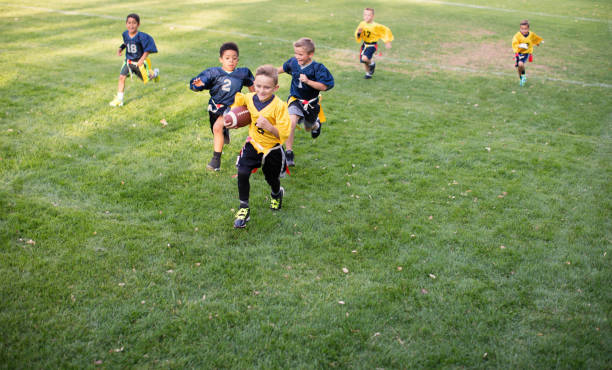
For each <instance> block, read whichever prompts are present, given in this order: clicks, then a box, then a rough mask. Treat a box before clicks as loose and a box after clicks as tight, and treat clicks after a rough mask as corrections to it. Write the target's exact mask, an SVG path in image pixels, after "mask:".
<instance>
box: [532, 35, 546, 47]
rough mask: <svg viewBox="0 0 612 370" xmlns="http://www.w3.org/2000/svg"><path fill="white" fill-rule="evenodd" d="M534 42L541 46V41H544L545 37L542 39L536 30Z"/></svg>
mask: <svg viewBox="0 0 612 370" xmlns="http://www.w3.org/2000/svg"><path fill="white" fill-rule="evenodd" d="M532 39H533V44H534V45H536V46H540V43H541V42H543V41H544V39H542V38H541V37H540V36H538V35H536V34H535V32H533V37H532Z"/></svg>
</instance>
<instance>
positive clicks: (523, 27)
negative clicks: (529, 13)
mask: <svg viewBox="0 0 612 370" xmlns="http://www.w3.org/2000/svg"><path fill="white" fill-rule="evenodd" d="M542 42H544V41H543V40H542V38H541V37H540V36H538V35H536V34H535V32H531V31H529V21H528V20H526V19H525V20H524V21H521V24H520V28H519V31H518V32H517V33H516V34H515V35H514V37H513V38H512V50H513V51H514V58H515V60H516V63H515V64H514V67H515V68H516V70H517V72H518V76H519V80H520V82H519V84H520V85H521V86H525V82H527V75H526V74H525V63H527V61H530V62H531V61H533V54H532V53H533V45H536V46H540V43H542Z"/></svg>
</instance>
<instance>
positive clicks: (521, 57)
mask: <svg viewBox="0 0 612 370" xmlns="http://www.w3.org/2000/svg"><path fill="white" fill-rule="evenodd" d="M514 59H516V63H515V64H514V66H515V67H518V65H519V62H523V64H525V63H527V61H528V60H529V61H531V54H521V53H518V55H516V56H515V57H514Z"/></svg>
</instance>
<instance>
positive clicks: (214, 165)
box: [206, 157, 221, 171]
mask: <svg viewBox="0 0 612 370" xmlns="http://www.w3.org/2000/svg"><path fill="white" fill-rule="evenodd" d="M206 168H207V169H209V170H211V171H219V170H220V169H221V158H215V157H212V159H211V160H210V162H209V163H208V164H207V165H206Z"/></svg>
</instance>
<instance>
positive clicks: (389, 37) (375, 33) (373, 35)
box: [355, 21, 393, 44]
mask: <svg viewBox="0 0 612 370" xmlns="http://www.w3.org/2000/svg"><path fill="white" fill-rule="evenodd" d="M360 28H361V33H359V29H360ZM380 39H382V40H383V42H384V43H385V44H386V43H388V42H391V41H393V34H392V33H391V30H390V29H389V27H387V26H383V25H382V24H379V23H376V22H372V23H367V22H366V21H361V23H359V26H357V29H356V30H355V41H357V42H358V43H359V42H367V43H368V44H372V43H375V42H378V40H380Z"/></svg>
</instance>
